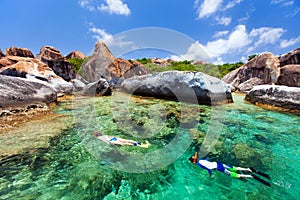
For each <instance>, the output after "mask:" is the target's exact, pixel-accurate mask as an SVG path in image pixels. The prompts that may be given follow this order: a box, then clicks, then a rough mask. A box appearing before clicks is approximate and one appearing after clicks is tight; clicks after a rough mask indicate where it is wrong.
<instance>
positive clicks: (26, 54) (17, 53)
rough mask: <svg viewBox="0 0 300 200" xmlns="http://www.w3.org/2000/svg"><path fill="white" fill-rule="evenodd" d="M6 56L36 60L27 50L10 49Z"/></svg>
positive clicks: (7, 50)
mask: <svg viewBox="0 0 300 200" xmlns="http://www.w3.org/2000/svg"><path fill="white" fill-rule="evenodd" d="M6 56H19V57H28V58H34V55H33V53H32V52H31V51H30V50H29V49H27V48H19V47H10V48H7V49H6Z"/></svg>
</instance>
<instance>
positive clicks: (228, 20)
mask: <svg viewBox="0 0 300 200" xmlns="http://www.w3.org/2000/svg"><path fill="white" fill-rule="evenodd" d="M216 20H217V23H218V24H221V25H225V26H228V25H229V24H230V23H231V18H230V17H220V18H219V17H216Z"/></svg>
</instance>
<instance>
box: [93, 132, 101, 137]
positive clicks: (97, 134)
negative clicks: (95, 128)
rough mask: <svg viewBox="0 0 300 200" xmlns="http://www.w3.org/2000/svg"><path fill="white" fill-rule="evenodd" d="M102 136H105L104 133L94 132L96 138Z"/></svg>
mask: <svg viewBox="0 0 300 200" xmlns="http://www.w3.org/2000/svg"><path fill="white" fill-rule="evenodd" d="M102 135H103V134H102V133H99V132H94V136H96V137H99V136H102Z"/></svg>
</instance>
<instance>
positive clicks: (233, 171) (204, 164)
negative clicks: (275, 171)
mask: <svg viewBox="0 0 300 200" xmlns="http://www.w3.org/2000/svg"><path fill="white" fill-rule="evenodd" d="M197 157H198V153H197V152H196V153H195V155H194V156H192V157H190V158H189V160H190V161H191V162H192V163H193V164H197V165H198V166H199V167H201V168H203V169H206V170H207V171H208V173H209V175H210V177H212V170H214V169H215V170H217V171H221V172H224V173H225V174H227V175H229V176H230V177H232V178H254V179H255V180H257V181H259V182H261V183H263V184H265V185H267V186H271V184H270V183H268V182H266V181H265V180H263V179H261V178H259V177H257V176H256V175H254V174H251V175H250V174H238V173H237V171H248V172H255V173H257V174H259V175H262V176H264V177H265V178H267V179H269V180H270V176H269V175H267V174H264V173H262V172H259V171H258V170H255V169H253V168H252V167H250V168H243V167H234V166H229V165H226V164H222V163H219V162H210V161H208V160H205V159H198V158H197Z"/></svg>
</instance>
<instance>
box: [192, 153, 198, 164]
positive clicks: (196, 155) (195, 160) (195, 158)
mask: <svg viewBox="0 0 300 200" xmlns="http://www.w3.org/2000/svg"><path fill="white" fill-rule="evenodd" d="M197 157H198V152H195V154H194V161H193V163H194V164H195V163H196V162H197Z"/></svg>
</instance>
